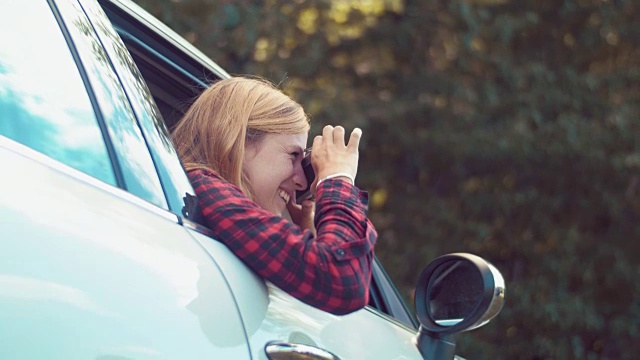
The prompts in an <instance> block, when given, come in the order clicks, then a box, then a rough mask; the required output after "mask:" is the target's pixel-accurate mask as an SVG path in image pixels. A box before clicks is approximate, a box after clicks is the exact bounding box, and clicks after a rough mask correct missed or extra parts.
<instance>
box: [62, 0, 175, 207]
mask: <svg viewBox="0 0 640 360" xmlns="http://www.w3.org/2000/svg"><path fill="white" fill-rule="evenodd" d="M55 7H56V10H57V11H58V12H59V13H60V17H61V19H63V23H64V25H65V27H66V30H67V31H68V32H69V37H70V38H71V39H72V41H70V43H72V44H73V48H74V49H75V51H76V52H75V53H76V54H77V56H78V60H79V63H81V64H82V69H83V70H84V74H85V75H86V83H87V84H88V85H89V91H90V95H91V96H92V99H93V100H94V101H95V105H96V107H97V108H98V109H99V114H100V115H99V116H100V117H101V118H102V120H103V123H104V125H105V126H106V129H107V132H108V138H109V140H110V142H111V143H112V144H113V155H114V157H115V161H116V162H117V164H118V168H117V171H119V175H120V177H121V179H119V180H121V183H120V184H119V185H120V186H121V187H122V188H124V189H125V190H127V191H128V192H130V193H132V194H134V195H136V196H138V197H140V198H142V199H144V200H146V201H148V202H150V203H152V204H154V205H156V206H159V207H161V208H163V209H168V205H167V201H166V198H165V196H164V192H163V189H162V185H161V184H160V179H159V178H158V174H157V172H156V168H155V165H154V163H153V160H152V159H151V155H150V154H149V150H148V149H147V145H146V142H145V139H144V136H143V134H142V131H141V130H140V127H139V126H138V123H137V119H136V116H135V114H134V112H133V109H132V108H131V104H130V103H129V101H128V99H127V96H126V94H125V92H124V90H123V89H122V85H121V84H120V81H119V78H118V75H117V74H116V72H115V70H114V68H113V64H112V63H111V62H110V59H109V57H108V56H107V54H106V52H105V50H104V47H103V44H102V42H101V41H100V39H99V38H98V37H97V35H96V32H95V29H94V28H93V25H92V24H91V23H90V22H89V19H88V18H87V16H86V14H85V13H84V10H83V9H82V8H81V7H80V5H79V3H78V2H77V1H76V0H65V1H57V2H55ZM117 175H118V173H117Z"/></svg>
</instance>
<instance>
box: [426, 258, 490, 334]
mask: <svg viewBox="0 0 640 360" xmlns="http://www.w3.org/2000/svg"><path fill="white" fill-rule="evenodd" d="M428 289H429V290H428V291H427V295H426V296H427V299H426V300H427V304H428V307H429V314H430V315H431V317H432V318H433V320H434V321H435V322H436V323H437V324H438V325H442V326H452V325H455V324H457V323H459V322H460V321H462V320H463V319H464V318H465V317H467V316H468V315H469V314H471V312H472V311H473V310H474V309H475V307H476V306H477V305H478V303H479V302H480V300H481V299H482V292H483V280H482V275H481V274H480V271H478V269H477V268H476V267H475V266H474V265H473V264H472V263H471V262H469V261H464V260H450V261H447V262H445V263H443V264H442V265H440V266H438V268H437V269H436V270H435V272H434V273H433V276H432V277H431V279H430V280H429V287H428Z"/></svg>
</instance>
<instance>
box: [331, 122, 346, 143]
mask: <svg viewBox="0 0 640 360" xmlns="http://www.w3.org/2000/svg"><path fill="white" fill-rule="evenodd" d="M333 143H334V144H336V145H344V128H343V127H342V126H336V127H335V128H333Z"/></svg>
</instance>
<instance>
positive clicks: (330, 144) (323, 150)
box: [311, 125, 362, 179]
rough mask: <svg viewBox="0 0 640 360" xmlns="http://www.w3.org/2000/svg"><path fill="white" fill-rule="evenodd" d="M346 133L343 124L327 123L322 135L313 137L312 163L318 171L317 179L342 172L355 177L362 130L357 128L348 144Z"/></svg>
mask: <svg viewBox="0 0 640 360" xmlns="http://www.w3.org/2000/svg"><path fill="white" fill-rule="evenodd" d="M344 135H345V133H344V128H343V127H342V126H336V127H333V126H331V125H327V126H325V127H324V129H322V135H318V136H316V137H315V138H314V139H313V147H312V150H311V164H312V165H313V169H314V171H315V172H316V179H324V178H325V177H327V176H330V175H335V174H341V173H345V174H349V175H351V176H352V178H353V179H355V177H356V174H357V173H358V146H359V145H360V138H361V137H362V130H360V129H359V128H355V129H354V130H353V131H352V132H351V136H350V137H349V142H348V144H347V145H345V143H344Z"/></svg>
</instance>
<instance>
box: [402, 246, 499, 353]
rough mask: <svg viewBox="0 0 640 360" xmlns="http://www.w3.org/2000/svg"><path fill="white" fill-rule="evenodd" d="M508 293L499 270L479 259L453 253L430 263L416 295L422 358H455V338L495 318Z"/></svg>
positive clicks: (420, 277) (419, 346)
mask: <svg viewBox="0 0 640 360" xmlns="http://www.w3.org/2000/svg"><path fill="white" fill-rule="evenodd" d="M505 290H506V288H505V283H504V278H503V277H502V274H500V271H498V269H496V268H495V267H494V266H493V265H492V264H490V263H489V262H488V261H486V260H484V259H483V258H481V257H479V256H476V255H473V254H468V253H453V254H448V255H443V256H440V257H438V258H436V259H435V260H433V261H432V262H431V263H429V265H427V267H426V268H425V269H424V270H423V271H422V273H421V274H420V276H419V277H418V284H417V286H416V293H415V307H416V316H417V318H418V321H419V322H420V329H419V331H418V337H417V346H418V349H419V350H420V352H421V354H422V356H423V358H425V359H428V360H443V359H446V360H451V359H453V358H454V356H455V335H457V334H459V333H461V332H464V331H469V330H473V329H476V328H479V327H480V326H483V325H485V324H486V323H488V322H489V321H490V320H491V319H493V318H494V317H495V316H496V315H497V314H498V313H499V312H500V310H502V307H503V305H504V297H505Z"/></svg>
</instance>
